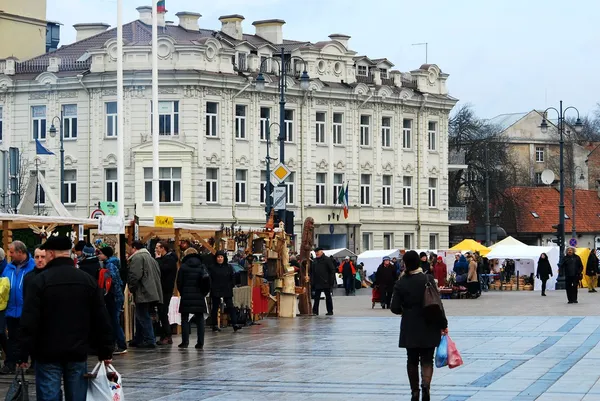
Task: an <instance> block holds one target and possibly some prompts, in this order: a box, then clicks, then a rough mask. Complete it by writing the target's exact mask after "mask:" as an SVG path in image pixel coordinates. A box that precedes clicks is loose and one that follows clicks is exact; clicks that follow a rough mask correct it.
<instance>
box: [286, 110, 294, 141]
mask: <svg viewBox="0 0 600 401" xmlns="http://www.w3.org/2000/svg"><path fill="white" fill-rule="evenodd" d="M284 123H285V141H286V142H294V110H289V109H286V110H285V118H284Z"/></svg>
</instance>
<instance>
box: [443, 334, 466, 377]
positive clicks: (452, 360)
mask: <svg viewBox="0 0 600 401" xmlns="http://www.w3.org/2000/svg"><path fill="white" fill-rule="evenodd" d="M446 337H448V339H447V340H448V367H449V368H450V369H454V368H457V367H459V366H460V365H462V364H463V360H462V358H461V356H460V353H459V352H458V349H456V344H455V343H454V341H452V339H451V338H450V336H446Z"/></svg>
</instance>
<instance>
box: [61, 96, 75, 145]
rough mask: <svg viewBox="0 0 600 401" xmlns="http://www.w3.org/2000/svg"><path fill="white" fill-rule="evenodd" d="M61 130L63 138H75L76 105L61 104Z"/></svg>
mask: <svg viewBox="0 0 600 401" xmlns="http://www.w3.org/2000/svg"><path fill="white" fill-rule="evenodd" d="M62 130H63V138H64V139H77V105H76V104H64V105H63V106H62Z"/></svg>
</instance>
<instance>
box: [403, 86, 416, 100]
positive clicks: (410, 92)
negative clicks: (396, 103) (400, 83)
mask: <svg viewBox="0 0 600 401" xmlns="http://www.w3.org/2000/svg"><path fill="white" fill-rule="evenodd" d="M414 94H415V91H413V90H412V89H404V88H403V89H402V90H401V91H400V99H402V100H409V99H412V97H413V96H414Z"/></svg>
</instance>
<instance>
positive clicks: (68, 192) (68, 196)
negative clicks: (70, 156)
mask: <svg viewBox="0 0 600 401" xmlns="http://www.w3.org/2000/svg"><path fill="white" fill-rule="evenodd" d="M62 203H63V204H65V205H74V204H76V203H77V170H65V181H64V184H63V190H62Z"/></svg>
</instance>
